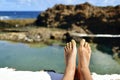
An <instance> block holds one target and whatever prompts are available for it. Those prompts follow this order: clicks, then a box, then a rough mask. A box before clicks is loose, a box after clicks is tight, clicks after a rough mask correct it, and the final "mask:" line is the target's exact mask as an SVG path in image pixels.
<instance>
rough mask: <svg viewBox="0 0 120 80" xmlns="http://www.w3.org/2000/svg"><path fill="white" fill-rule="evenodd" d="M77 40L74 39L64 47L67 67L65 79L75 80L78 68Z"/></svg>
mask: <svg viewBox="0 0 120 80" xmlns="http://www.w3.org/2000/svg"><path fill="white" fill-rule="evenodd" d="M76 54H77V49H76V42H75V41H74V40H72V41H71V42H70V43H67V45H66V46H65V48H64V55H65V62H66V68H65V72H64V76H63V80H74V75H75V69H76Z"/></svg>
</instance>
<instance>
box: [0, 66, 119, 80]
mask: <svg viewBox="0 0 120 80" xmlns="http://www.w3.org/2000/svg"><path fill="white" fill-rule="evenodd" d="M62 77H63V74H58V73H54V72H45V71H36V72H32V71H15V69H9V68H0V80H62ZM92 77H93V80H120V74H106V75H99V74H96V73H92Z"/></svg>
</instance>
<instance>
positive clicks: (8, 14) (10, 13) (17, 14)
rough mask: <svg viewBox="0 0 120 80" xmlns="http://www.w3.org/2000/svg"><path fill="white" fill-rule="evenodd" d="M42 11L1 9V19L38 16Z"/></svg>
mask: <svg viewBox="0 0 120 80" xmlns="http://www.w3.org/2000/svg"><path fill="white" fill-rule="evenodd" d="M39 14H40V11H0V20H6V19H26V18H27V19H28V18H37V16H38V15H39Z"/></svg>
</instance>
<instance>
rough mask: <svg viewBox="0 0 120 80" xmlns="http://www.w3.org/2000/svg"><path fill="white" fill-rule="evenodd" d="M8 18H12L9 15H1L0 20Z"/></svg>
mask: <svg viewBox="0 0 120 80" xmlns="http://www.w3.org/2000/svg"><path fill="white" fill-rule="evenodd" d="M7 19H11V18H10V17H9V16H0V20H7Z"/></svg>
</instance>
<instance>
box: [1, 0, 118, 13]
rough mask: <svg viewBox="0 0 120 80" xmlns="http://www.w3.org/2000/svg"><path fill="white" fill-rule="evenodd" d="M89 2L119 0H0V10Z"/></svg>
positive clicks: (102, 3) (114, 0)
mask: <svg viewBox="0 0 120 80" xmlns="http://www.w3.org/2000/svg"><path fill="white" fill-rule="evenodd" d="M84 2H90V3H91V4H93V5H96V6H109V5H112V6H116V5H120V0H0V11H43V10H46V9H47V8H48V7H52V6H54V5H55V4H59V3H62V4H80V3H84Z"/></svg>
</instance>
